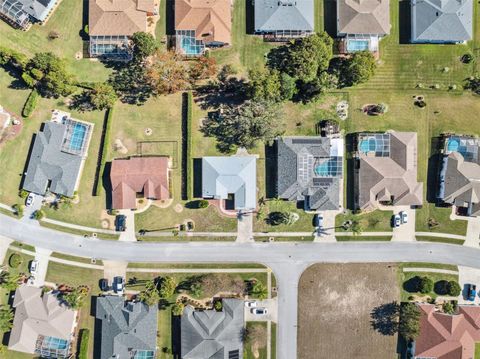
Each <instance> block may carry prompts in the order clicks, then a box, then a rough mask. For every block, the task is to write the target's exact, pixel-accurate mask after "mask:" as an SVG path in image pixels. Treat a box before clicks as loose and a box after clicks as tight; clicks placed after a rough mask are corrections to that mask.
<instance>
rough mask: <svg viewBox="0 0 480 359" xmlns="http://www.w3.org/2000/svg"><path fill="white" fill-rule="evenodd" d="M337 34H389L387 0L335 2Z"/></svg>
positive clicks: (388, 7) (341, 0) (344, 0)
mask: <svg viewBox="0 0 480 359" xmlns="http://www.w3.org/2000/svg"><path fill="white" fill-rule="evenodd" d="M337 12H338V15H337V19H338V20H337V32H338V34H378V35H386V34H389V33H390V2H389V0H337Z"/></svg>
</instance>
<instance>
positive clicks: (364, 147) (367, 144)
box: [359, 137, 377, 153]
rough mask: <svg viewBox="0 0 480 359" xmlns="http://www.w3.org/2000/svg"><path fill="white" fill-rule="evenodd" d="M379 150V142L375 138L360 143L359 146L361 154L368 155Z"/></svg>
mask: <svg viewBox="0 0 480 359" xmlns="http://www.w3.org/2000/svg"><path fill="white" fill-rule="evenodd" d="M376 149H377V141H376V140H375V139H374V138H373V137H370V138H368V139H367V138H366V139H364V140H361V141H360V145H359V150H360V151H361V152H364V153H367V152H375V151H376Z"/></svg>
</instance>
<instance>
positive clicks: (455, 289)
mask: <svg viewBox="0 0 480 359" xmlns="http://www.w3.org/2000/svg"><path fill="white" fill-rule="evenodd" d="M461 292H462V288H461V287H460V284H458V283H457V282H456V281H454V280H451V281H449V282H448V284H447V293H448V295H451V296H452V297H458V296H459V295H460V293H461Z"/></svg>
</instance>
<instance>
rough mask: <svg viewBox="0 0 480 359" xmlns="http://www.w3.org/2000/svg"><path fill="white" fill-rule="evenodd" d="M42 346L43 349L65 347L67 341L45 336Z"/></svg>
mask: <svg viewBox="0 0 480 359" xmlns="http://www.w3.org/2000/svg"><path fill="white" fill-rule="evenodd" d="M42 347H43V348H45V349H67V347H68V341H67V340H64V339H59V338H54V337H45V338H44V339H43V343H42Z"/></svg>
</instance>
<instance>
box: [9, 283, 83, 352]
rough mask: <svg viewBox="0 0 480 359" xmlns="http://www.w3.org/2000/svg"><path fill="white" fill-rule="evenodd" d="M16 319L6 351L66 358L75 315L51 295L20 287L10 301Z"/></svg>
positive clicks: (55, 296) (38, 289)
mask: <svg viewBox="0 0 480 359" xmlns="http://www.w3.org/2000/svg"><path fill="white" fill-rule="evenodd" d="M13 308H14V309H15V319H14V320H13V328H12V331H11V333H10V338H9V341H8V349H9V350H15V351H19V352H23V353H29V354H36V355H39V356H42V357H45V358H50V357H53V358H69V357H70V355H71V354H70V349H71V348H70V346H71V342H72V339H73V334H74V331H75V327H76V325H77V323H76V320H75V318H76V311H74V310H72V309H70V308H69V307H68V306H66V305H65V304H64V303H62V302H61V301H60V300H59V298H58V297H57V295H56V294H54V293H53V292H48V293H43V290H42V288H37V287H33V286H29V285H25V284H23V285H21V286H20V287H18V288H17V290H16V291H15V297H14V300H13Z"/></svg>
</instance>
